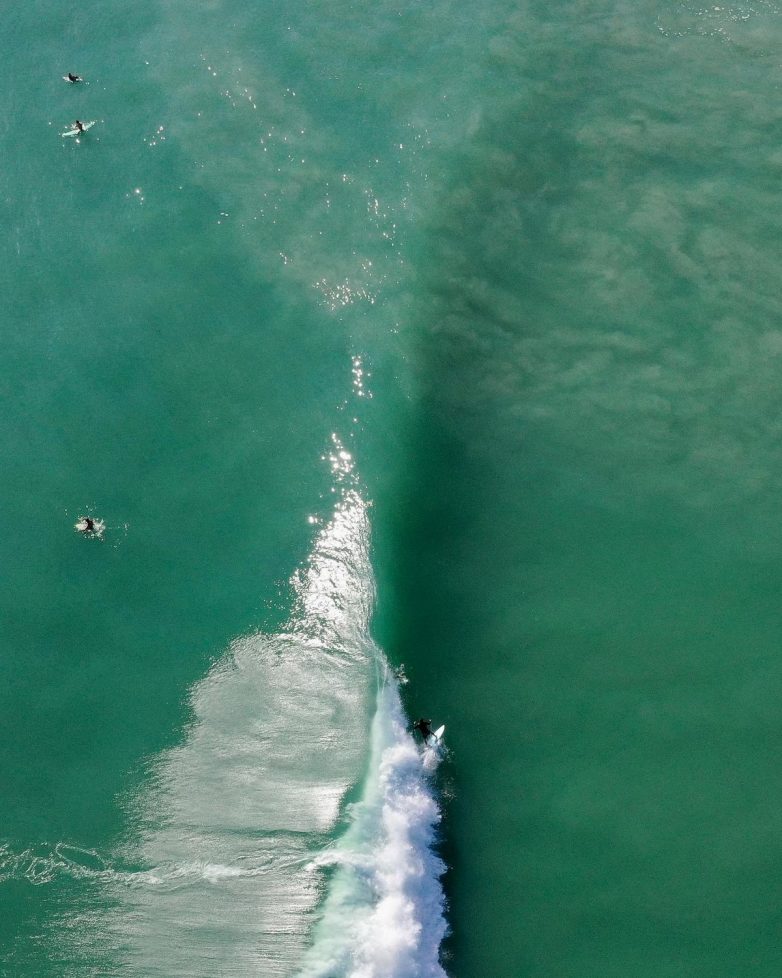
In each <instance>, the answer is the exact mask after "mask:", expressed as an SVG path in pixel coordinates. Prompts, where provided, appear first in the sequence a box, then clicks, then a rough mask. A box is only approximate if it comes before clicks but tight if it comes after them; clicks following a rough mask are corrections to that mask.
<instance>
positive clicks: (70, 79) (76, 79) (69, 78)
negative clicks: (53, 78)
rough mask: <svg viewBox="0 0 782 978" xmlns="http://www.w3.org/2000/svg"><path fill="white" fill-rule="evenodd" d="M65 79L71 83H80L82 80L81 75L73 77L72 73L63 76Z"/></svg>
mask: <svg viewBox="0 0 782 978" xmlns="http://www.w3.org/2000/svg"><path fill="white" fill-rule="evenodd" d="M65 78H66V81H69V82H71V83H73V82H80V81H81V80H82V77H81V75H74V74H73V72H72V71H69V72H68V74H67V75H66V76H65Z"/></svg>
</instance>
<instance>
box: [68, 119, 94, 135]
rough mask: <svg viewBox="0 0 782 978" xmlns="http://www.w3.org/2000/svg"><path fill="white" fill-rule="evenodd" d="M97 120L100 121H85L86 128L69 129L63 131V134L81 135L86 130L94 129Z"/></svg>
mask: <svg viewBox="0 0 782 978" xmlns="http://www.w3.org/2000/svg"><path fill="white" fill-rule="evenodd" d="M97 121H98V120H97V119H93V120H92V122H85V123H84V129H69V130H68V131H67V132H64V133H62V135H63V136H81V134H82V133H83V132H86V131H87V130H88V129H92V127H93V126H94V125H95V123H96V122H97Z"/></svg>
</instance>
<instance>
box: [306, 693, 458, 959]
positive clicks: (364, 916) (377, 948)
mask: <svg viewBox="0 0 782 978" xmlns="http://www.w3.org/2000/svg"><path fill="white" fill-rule="evenodd" d="M437 759H438V755H437V754H436V753H435V752H434V751H433V750H431V749H429V750H427V751H425V752H424V755H423V757H422V756H421V754H420V753H419V750H418V748H417V746H416V745H415V743H414V742H413V740H412V738H411V736H410V734H409V732H408V731H407V729H406V720H405V716H404V713H403V711H402V706H401V703H400V700H399V692H398V688H397V685H396V682H395V681H394V680H392V679H390V678H387V679H386V681H385V682H384V684H383V686H382V687H381V689H380V691H379V695H378V707H377V712H376V714H375V717H374V721H373V724H372V750H371V755H370V765H369V774H368V777H367V781H366V784H365V787H364V792H363V795H362V797H361V800H360V801H359V802H358V803H357V804H356V805H355V806H354V807H353V810H352V812H351V815H352V824H351V826H350V828H349V829H348V830H347V832H346V833H345V835H344V837H343V838H342V839H341V840H340V842H339V843H338V844H337V845H336V846H335V847H334V848H333V849H332V850H331V851H329V852H327V853H324V854H322V855H321V856H319V857H318V858H317V859H316V860H315V865H316V866H324V865H333V866H335V867H336V872H335V874H334V876H333V877H332V880H331V883H330V885H329V891H328V896H327V898H326V900H325V903H324V906H323V915H322V918H321V921H320V923H319V925H318V927H317V929H316V933H315V942H314V945H313V947H312V948H311V950H310V952H309V954H308V956H307V960H306V962H305V966H304V968H303V969H302V971H301V973H300V976H299V978H337V976H339V978H414V976H415V978H445V971H444V970H443V968H442V966H441V965H440V944H441V942H442V939H443V937H444V936H445V932H446V922H445V916H444V897H443V891H442V887H441V884H440V877H441V876H442V874H443V872H444V871H445V865H444V863H443V862H442V860H441V859H440V858H439V857H438V856H437V855H436V854H435V852H434V846H435V842H436V829H437V826H438V823H439V821H440V810H439V808H438V806H437V804H436V802H435V798H434V795H433V792H432V788H431V785H430V783H429V779H428V776H427V775H428V772H429V771H430V770H431V769H432V768H433V767H434V766H436V761H437Z"/></svg>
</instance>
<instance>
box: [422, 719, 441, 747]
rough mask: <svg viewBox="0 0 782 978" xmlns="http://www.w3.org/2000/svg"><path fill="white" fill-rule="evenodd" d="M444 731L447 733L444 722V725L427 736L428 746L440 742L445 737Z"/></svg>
mask: <svg viewBox="0 0 782 978" xmlns="http://www.w3.org/2000/svg"><path fill="white" fill-rule="evenodd" d="M444 733H445V724H443V725H442V727H438V728H437V730H435V731H434V733H430V734H429V736H428V737H427V738H426V744H427V746H428V747H434V746H435V745H436V744H439V743H440V741H441V740H442V739H443V734H444Z"/></svg>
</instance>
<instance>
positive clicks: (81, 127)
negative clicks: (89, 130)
mask: <svg viewBox="0 0 782 978" xmlns="http://www.w3.org/2000/svg"><path fill="white" fill-rule="evenodd" d="M73 128H74V129H78V130H79V132H84V123H83V122H79V120H78V119H77V120H76V122H74V124H73Z"/></svg>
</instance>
